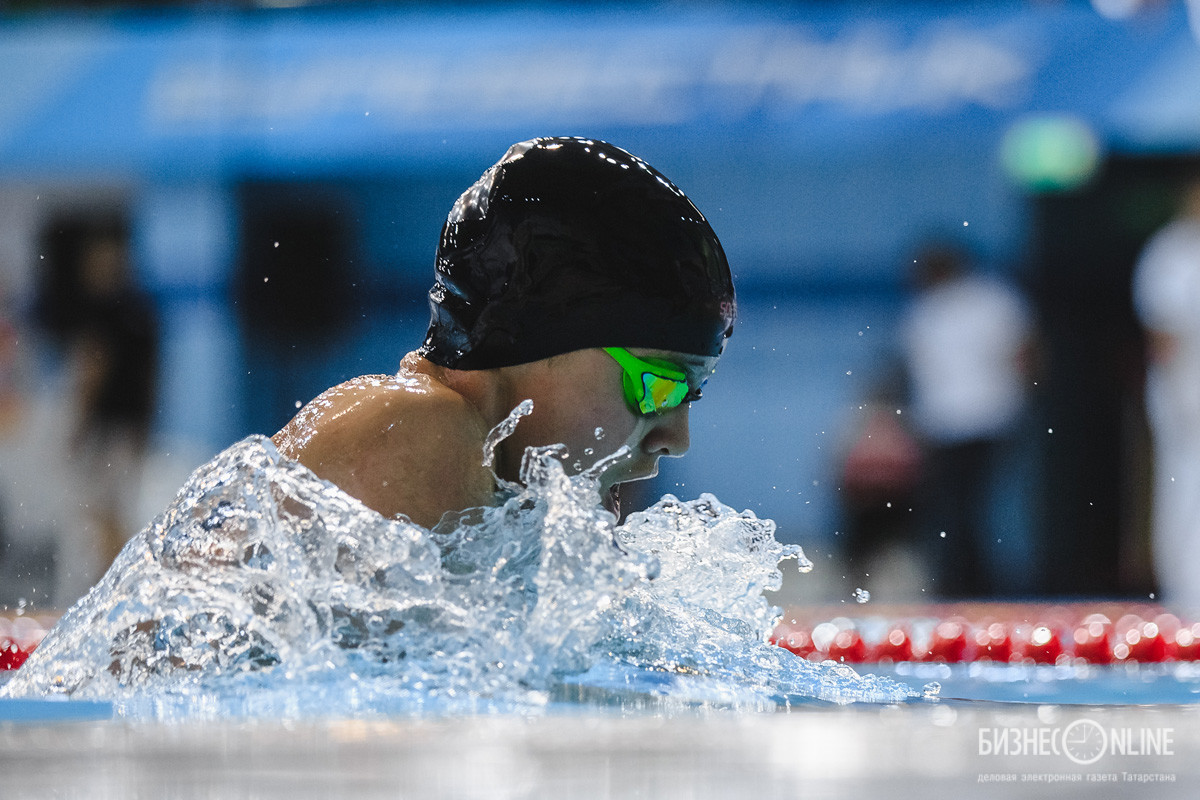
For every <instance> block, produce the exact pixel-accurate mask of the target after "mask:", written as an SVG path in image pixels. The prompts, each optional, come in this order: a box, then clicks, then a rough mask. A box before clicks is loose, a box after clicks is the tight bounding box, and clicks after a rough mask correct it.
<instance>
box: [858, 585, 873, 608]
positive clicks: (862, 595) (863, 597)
mask: <svg viewBox="0 0 1200 800" xmlns="http://www.w3.org/2000/svg"><path fill="white" fill-rule="evenodd" d="M870 600H871V593H870V592H868V591H867V590H866V589H855V590H854V602H856V603H859V604H860V605H861V604H862V603H867V602H870Z"/></svg>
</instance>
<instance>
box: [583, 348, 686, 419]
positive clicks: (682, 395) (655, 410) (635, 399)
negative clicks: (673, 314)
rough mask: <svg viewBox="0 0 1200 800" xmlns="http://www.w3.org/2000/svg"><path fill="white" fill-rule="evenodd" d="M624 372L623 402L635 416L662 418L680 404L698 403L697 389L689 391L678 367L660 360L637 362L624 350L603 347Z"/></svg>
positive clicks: (684, 376)
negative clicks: (694, 401) (659, 416)
mask: <svg viewBox="0 0 1200 800" xmlns="http://www.w3.org/2000/svg"><path fill="white" fill-rule="evenodd" d="M604 352H606V353H608V354H609V355H610V356H612V357H613V360H615V361H616V362H617V363H618V364H620V365H621V369H623V370H625V376H624V379H623V380H622V385H623V386H624V387H625V400H626V402H628V403H629V407H630V408H631V409H632V410H633V412H634V413H635V414H642V415H643V416H649V415H651V414H662V413H664V412H666V411H670V410H671V409H672V408H676V407H677V406H679V405H681V404H683V403H690V402H692V401H693V400H699V399H700V389H699V387H697V388H696V389H689V387H688V382H687V373H686V372H684V371H683V370H682V369H681V368H680V367H679V365H678V364H672V363H671V362H669V361H664V360H662V359H660V358H655V359H644V358H638V357H637V356H635V355H634V354H633V353H630V352H629V351H628V350H626V349H625V348H624V347H605V348H604Z"/></svg>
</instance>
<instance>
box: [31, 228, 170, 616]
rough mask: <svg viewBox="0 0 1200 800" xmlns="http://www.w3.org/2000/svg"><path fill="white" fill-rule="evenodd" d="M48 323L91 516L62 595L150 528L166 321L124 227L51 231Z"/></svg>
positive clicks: (77, 538)
mask: <svg viewBox="0 0 1200 800" xmlns="http://www.w3.org/2000/svg"><path fill="white" fill-rule="evenodd" d="M43 249H44V251H45V252H46V253H47V254H48V258H47V262H46V265H45V272H44V273H43V274H42V275H41V276H40V278H41V296H40V297H39V299H38V316H39V319H40V321H41V323H42V325H43V327H44V328H45V329H46V330H47V331H48V332H49V333H50V334H51V335H52V336H53V338H54V340H55V341H56V342H57V344H58V346H59V350H60V352H61V353H62V354H63V356H64V359H65V361H66V365H67V367H68V377H67V387H66V392H67V397H68V399H69V402H70V412H69V413H70V415H71V416H72V422H71V425H70V430H69V439H68V441H67V443H66V446H67V448H68V455H69V458H70V463H71V467H72V470H71V475H72V481H71V483H72V486H71V489H72V492H73V493H74V494H75V495H76V496H77V501H78V503H79V505H80V510H81V512H82V514H83V517H84V520H85V521H84V524H83V526H82V529H81V530H75V529H64V530H63V531H62V534H63V538H62V540H60V545H59V563H58V565H57V569H58V573H59V576H58V584H59V586H58V591H59V594H60V595H62V596H64V597H69V596H70V595H71V594H72V591H71V590H72V589H73V588H78V587H82V588H86V587H87V586H89V585H91V583H93V582H95V580H96V579H97V578H98V577H99V575H101V574H103V572H104V570H106V569H107V568H108V565H109V564H110V563H111V561H112V559H113V558H114V557H115V556H116V554H117V553H118V552H120V549H121V548H122V547H123V546H124V544H125V541H126V539H127V538H128V537H129V536H130V535H132V534H133V533H135V532H136V531H137V530H138V529H139V528H140V527H141V525H142V523H143V522H144V520H140V519H133V518H132V516H133V515H134V514H135V513H136V511H135V508H136V503H137V501H138V497H139V491H140V487H141V483H142V472H143V461H144V457H145V454H146V445H147V442H148V437H149V432H150V423H151V415H152V413H153V408H154V401H155V395H156V388H157V386H156V385H157V365H158V322H157V318H156V315H155V312H154V310H153V306H152V305H151V303H150V301H149V300H148V298H147V297H146V296H145V295H144V294H143V293H142V292H140V291H139V290H138V289H137V287H135V286H134V284H133V282H132V275H131V274H130V265H129V256H128V235H127V233H126V228H125V225H124V224H123V223H122V222H121V221H119V220H108V219H104V220H95V219H90V218H86V217H85V218H78V217H68V218H65V219H61V220H57V221H54V222H52V223H51V224H50V226H49V227H48V229H47V232H46V238H45V241H44V242H43Z"/></svg>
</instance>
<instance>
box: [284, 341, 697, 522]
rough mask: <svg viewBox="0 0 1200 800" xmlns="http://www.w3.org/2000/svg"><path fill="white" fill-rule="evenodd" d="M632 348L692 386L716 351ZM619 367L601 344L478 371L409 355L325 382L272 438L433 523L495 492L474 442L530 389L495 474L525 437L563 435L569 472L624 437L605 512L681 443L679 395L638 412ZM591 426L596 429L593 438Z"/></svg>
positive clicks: (324, 473)
mask: <svg viewBox="0 0 1200 800" xmlns="http://www.w3.org/2000/svg"><path fill="white" fill-rule="evenodd" d="M633 352H634V353H635V354H636V355H639V356H643V357H646V356H649V357H659V358H665V359H668V360H670V361H673V362H676V363H678V364H680V365H681V366H683V367H685V368H686V370H687V372H688V380H689V383H690V384H691V385H692V386H698V385H699V384H700V383H701V382H702V381H703V380H704V378H706V377H707V376H708V375H709V374H711V372H712V371H713V368H714V367H715V366H716V360H717V359H716V358H715V357H713V358H703V357H699V356H691V355H685V354H680V353H671V352H664V351H656V350H640V349H635V350H633ZM622 375H623V373H622V371H621V368H620V366H619V365H618V364H617V363H616V362H615V361H614V360H613V359H612V358H610V357H609V356H608V355H607V354H605V353H604V352H603V351H602V350H599V349H593V350H578V351H575V352H572V353H566V354H563V355H560V356H554V357H553V358H548V359H543V360H541V361H535V362H532V363H529V364H520V365H517V366H512V367H501V368H498V369H488V370H454V369H447V368H445V367H440V366H438V365H436V364H433V363H431V362H430V361H427V360H426V359H424V358H422V357H421V356H419V355H417V354H416V353H410V354H408V356H406V357H405V358H404V360H403V362H401V368H400V371H399V372H398V373H397V374H396V375H371V376H363V377H359V378H354V379H352V380H350V381H347V382H346V383H343V384H340V385H338V386H335V387H333V388H332V389H328V390H326V391H325V392H324V393H322V394H321V395H320V396H319V397H317V398H316V399H315V400H313V401H312V402H311V403H309V404H308V405H307V406H305V407H304V408H303V409H301V411H300V412H299V413H298V414H297V415H296V416H295V418H293V419H292V421H291V422H289V423H288V424H287V425H286V426H285V427H284V428H283V429H282V430H281V431H279V432H278V433H277V434H275V436H274V437H272V439H273V441H274V442H275V445H276V447H278V448H279V450H280V452H281V453H282V454H283V455H284V456H285V457H288V458H291V459H294V460H297V461H299V462H300V463H302V464H304V466H306V467H308V468H309V469H310V470H312V471H313V472H314V473H316V474H317V476H318V477H321V478H323V479H325V480H328V481H330V482H332V483H334V484H335V485H337V486H338V487H339V488H341V489H342V490H343V491H345V492H346V493H348V494H350V495H352V496H354V497H356V498H358V499H359V500H361V501H362V502H363V503H364V504H365V505H367V506H368V507H369V508H372V509H374V510H375V511H377V512H379V513H380V514H383V515H384V516H387V517H393V516H396V515H404V516H406V517H408V518H409V519H411V520H412V521H414V522H416V523H417V524H419V525H423V526H425V527H432V526H433V525H435V524H436V523H437V522H438V520H439V519H441V517H442V515H443V514H445V513H447V512H453V511H461V510H462V509H465V508H471V507H474V506H484V505H490V504H491V503H492V502H493V498H494V493H495V489H496V486H495V480H494V479H493V476H492V473H491V471H490V470H489V469H488V468H486V467H484V466H483V463H482V462H483V445H484V440H485V439H486V437H487V433H488V431H489V430H491V428H492V427H494V426H495V425H496V424H498V423H499V422H501V421H502V420H503V419H504V418H505V417H507V416H508V414H509V412H511V411H512V410H513V408H515V407H516V406H517V405H518V404H519V403H520V402H521V401H523V400H525V399H530V400H532V401H533V413H532V414H530V415H529V416H528V417H526V418H524V419H522V420H521V422H520V424H519V425H517V429H516V431H515V432H514V433H513V435H512V436H511V437H509V438H508V439H506V440H504V441H503V442H502V443H501V444H500V445H499V447H497V449H496V461H495V470H496V474H497V475H498V476H499V477H501V478H503V479H504V480H507V481H516V480H517V472H518V470H519V468H520V464H521V457H522V455H523V453H524V451H525V448H526V447H529V446H542V445H549V444H556V443H562V444H565V445H566V446H567V449H568V454H567V455H566V457H565V458H564V461H565V463H566V465H567V470H568V472H572V473H573V472H578V471H581V470H586V469H588V468H589V467H591V466H592V465H593V464H595V463H596V462H597V461H599V460H600V459H602V458H605V457H607V456H609V455H611V454H612V453H614V452H616V451H617V450H618V449H619V448H620V447H621V446H622V445H627V446H628V447H629V449H630V453H631V457H630V458H627V459H624V460H620V461H619V462H617V463H615V464H613V465H611V466H610V467H609V468H608V469H606V470H605V472H604V473H603V474H602V475H601V476H600V491H601V496H602V498H603V499H604V500H605V501H606V503H607V504H609V507H610V510H611V508H612V502H613V501H612V495H613V493H612V491H611V490H612V489H613V487H615V486H616V485H618V484H620V483H622V482H625V481H631V480H640V479H643V478H648V477H651V476H653V475H655V474H657V472H658V459H659V458H661V457H663V456H672V457H677V456H681V455H683V454H684V453H685V452H686V451H687V449H688V444H689V439H688V406H687V404H686V403H685V404H683V405H681V406H679V407H678V408H675V409H672V410H670V411H668V412H666V413H664V414H660V415H652V416H648V417H643V416H640V415H637V414H635V413H634V412H633V411H632V410H631V409H630V408H629V406H628V404H627V403H626V402H625V398H624V394H623V391H622V388H621V381H622ZM597 427H599V428H602V429H603V431H604V435H603V437H602V438H601V439H597V438H596V434H595V432H596V428H597ZM588 450H591V451H592V452H591V454H588V453H587V451H588ZM576 463H578V464H579V466H578V468H577V467H576V466H575V465H576Z"/></svg>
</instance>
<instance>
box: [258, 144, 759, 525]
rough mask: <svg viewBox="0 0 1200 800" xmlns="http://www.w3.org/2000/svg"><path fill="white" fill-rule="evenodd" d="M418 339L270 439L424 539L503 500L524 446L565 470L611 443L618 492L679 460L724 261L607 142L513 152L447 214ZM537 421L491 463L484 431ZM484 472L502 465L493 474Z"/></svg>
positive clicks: (707, 362)
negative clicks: (546, 449)
mask: <svg viewBox="0 0 1200 800" xmlns="http://www.w3.org/2000/svg"><path fill="white" fill-rule="evenodd" d="M429 303H430V308H431V311H432V315H431V322H430V327H429V331H428V333H427V335H426V338H425V341H424V344H422V345H421V346H420V347H419V348H418V349H417V350H415V351H413V352H411V353H409V354H407V355H406V356H405V357H404V358H403V360H402V361H401V364H400V369H399V371H398V372H397V373H396V374H395V375H391V376H364V377H360V378H355V379H353V380H350V381H348V382H346V383H343V384H340V385H338V386H335V387H333V388H331V389H329V390H327V391H325V392H324V393H322V394H321V395H320V396H319V397H317V398H316V399H315V400H313V401H312V402H310V403H309V404H308V405H306V406H305V407H304V408H302V409H301V410H300V412H299V413H298V414H297V415H296V416H295V418H293V419H292V420H291V421H290V422H289V423H288V424H287V425H286V426H285V427H284V428H283V429H282V430H280V431H279V432H278V433H277V434H275V436H274V437H272V440H273V441H274V443H275V445H276V447H277V448H278V449H279V451H280V452H281V453H282V455H283V456H284V457H286V458H290V459H293V460H296V461H299V462H300V463H301V464H303V465H304V466H306V467H307V468H308V469H310V470H312V471H313V472H314V473H315V474H316V475H317V476H319V477H320V478H323V479H325V480H328V481H330V482H331V483H333V484H335V485H336V486H338V487H339V488H341V489H342V490H343V491H345V492H346V493H348V494H350V495H352V496H354V497H356V498H358V499H359V500H360V501H362V502H363V503H364V504H365V505H367V506H368V507H369V508H372V509H374V510H375V511H377V512H379V513H380V514H382V515H384V516H386V517H395V516H398V515H402V516H404V517H407V518H408V519H410V520H412V521H413V522H416V523H417V524H419V525H422V526H425V527H433V526H435V525H436V524H437V523H438V521H439V520H440V519H441V518H442V516H443V515H444V514H446V513H450V512H458V511H462V510H463V509H466V508H471V507H477V506H486V505H493V504H494V503H495V498H496V492H497V489H498V487H497V482H496V478H497V477H498V478H500V479H502V480H504V481H509V482H515V481H516V480H517V478H518V473H519V470H520V465H521V460H522V457H523V455H524V453H525V449H526V448H527V447H533V446H544V445H551V444H560V443H561V444H563V445H565V446H566V453H565V454H564V456H563V460H564V464H565V465H566V468H567V470H568V472H569V473H578V472H581V471H584V470H587V469H589V468H590V467H592V466H594V465H595V464H596V463H597V462H599V461H600V460H602V459H604V458H606V457H608V456H610V455H612V454H613V453H615V452H616V451H617V450H618V449H619V448H620V447H622V446H627V447H628V448H629V453H628V456H627V457H625V458H619V459H614V460H613V463H611V464H610V465H608V466H607V467H605V468H604V469H603V471H602V473H601V474H600V476H599V485H600V491H601V497H600V498H599V499H600V500H601V501H602V502H604V504H605V506H606V507H607V508H609V510H611V511H613V512H614V513H616V512H617V510H618V505H617V502H618V501H617V489H618V487H619V486H620V484H621V483H624V482H627V481H632V480H639V479H643V478H649V477H652V476H653V475H655V474H657V472H658V460H659V459H660V458H661V457H663V456H669V457H676V456H681V455H683V454H684V452H685V451H686V450H687V449H688V445H689V434H688V405H689V403H690V402H691V401H693V400H696V399H697V398H699V396H700V390H701V387H702V386H703V384H704V382H705V380H707V378H708V377H709V376H710V375H711V374H712V373H713V371H714V370H715V368H716V364H717V359H718V358H719V357H720V355H721V352H722V350H723V349H724V345H725V340H726V339H727V338H728V337H729V335H730V334H731V333H732V330H733V322H734V317H735V315H736V305H735V300H734V291H733V283H732V279H731V276H730V272H729V265H728V263H727V261H726V258H725V254H724V251H723V250H722V248H721V244H720V242H719V241H718V239H717V237H716V234H715V233H713V230H712V228H711V227H710V226H709V224H708V222H707V221H706V220H705V218H704V216H703V215H702V214H701V213H700V212H699V211H698V210H697V209H696V207H695V206H694V205H692V203H691V202H690V201H689V200H688V198H687V197H686V196H685V195H684V193H683V192H682V191H680V190H679V189H678V188H676V187H675V186H674V184H672V183H671V182H670V181H669V180H667V179H666V178H665V177H663V176H662V175H661V174H660V173H658V172H657V171H656V170H655V169H653V168H652V167H651V166H650V165H648V164H646V163H645V162H644V161H642V160H641V159H639V158H637V157H635V156H632V155H630V154H629V153H627V152H625V151H623V150H621V149H619V148H616V147H614V146H612V145H610V144H607V143H605V142H601V141H596V140H590V139H582V138H543V139H534V140H532V141H528V142H522V143H520V144H517V145H514V146H513V147H511V148H510V149H509V151H508V152H507V153H506V154H505V156H504V157H503V158H502V159H501V160H500V161H499V162H497V163H496V164H495V165H494V166H492V167H491V168H490V169H488V170H487V171H486V172H485V173H484V174H483V176H482V177H481V178H480V179H479V181H478V182H476V183H475V185H474V186H472V187H471V188H470V189H468V190H467V191H466V192H465V193H464V194H463V195H462V196H461V197H460V198H459V199H458V201H457V202H456V203H455V204H454V207H453V208H452V209H451V211H450V214H449V216H448V218H447V220H446V224H445V226H444V227H443V229H442V235H441V240H440V242H439V245H438V250H437V258H436V280H435V283H434V285H433V287H432V288H431V289H430V291H429ZM527 399H528V400H532V401H533V410H532V413H531V414H529V415H528V416H527V417H525V418H524V419H522V420H521V422H520V423H519V424H518V425H517V427H516V431H515V432H514V433H513V435H512V436H510V437H508V438H507V439H505V440H503V441H502V442H501V443H500V444H499V445H498V446H497V448H496V450H495V455H494V464H493V465H492V466H490V467H489V466H485V465H484V463H483V453H484V446H485V441H486V438H487V435H488V432H489V431H490V430H491V429H492V428H493V427H494V426H496V425H497V424H498V423H500V422H502V421H503V420H504V419H505V418H506V417H508V416H509V414H510V413H511V412H512V411H513V409H514V408H515V407H516V406H518V405H519V404H520V403H521V402H522V401H524V400H527ZM493 470H494V472H493Z"/></svg>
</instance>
